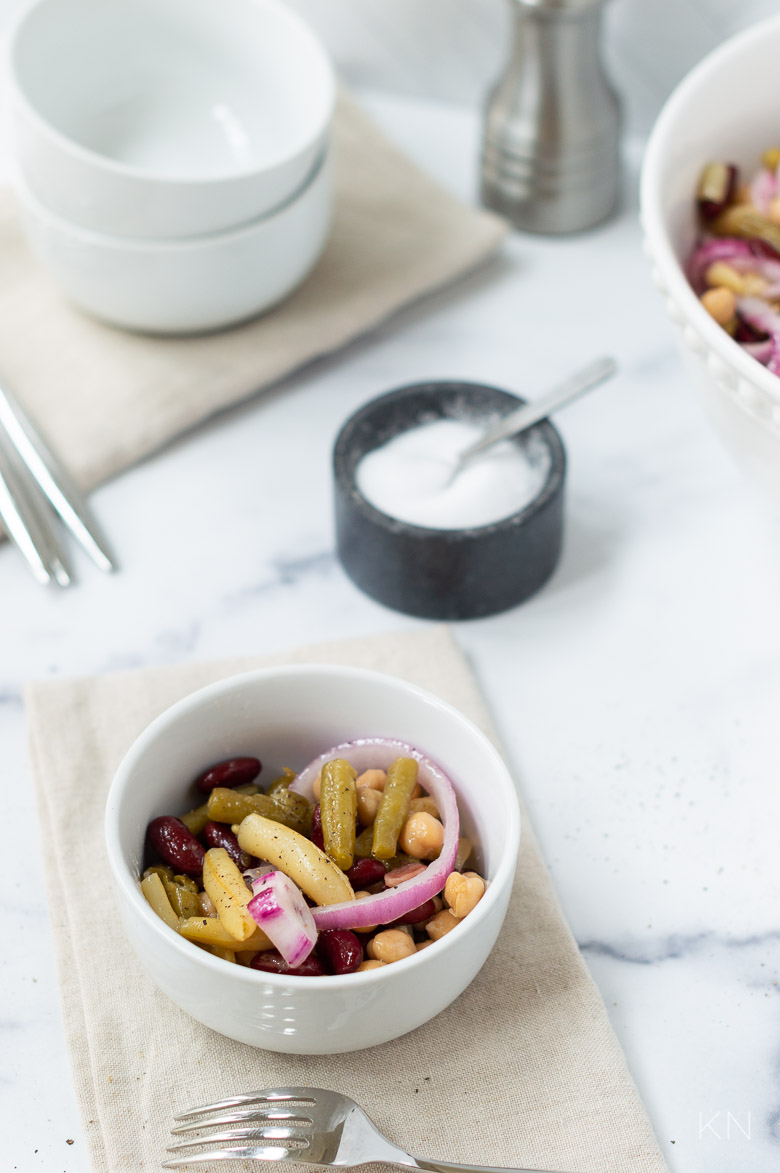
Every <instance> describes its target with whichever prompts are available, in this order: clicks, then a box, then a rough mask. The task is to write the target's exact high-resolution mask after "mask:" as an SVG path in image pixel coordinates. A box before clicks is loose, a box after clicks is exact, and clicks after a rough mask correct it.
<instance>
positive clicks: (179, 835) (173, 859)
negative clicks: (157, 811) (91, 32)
mask: <svg viewBox="0 0 780 1173" xmlns="http://www.w3.org/2000/svg"><path fill="white" fill-rule="evenodd" d="M146 836H147V840H148V842H149V845H150V846H151V848H152V850H153V851H155V852H156V853H157V855H159V857H160V859H161V860H162V861H163V863H167V864H168V865H169V866H170V867H172V868H173V869H174V870H175V871H177V872H183V873H184V874H185V875H186V876H199V875H200V874H201V872H202V871H203V857H204V855H205V854H206V853H205V851H204V850H203V847H202V845H201V844H200V843H198V840H197V839H196V838H195V836H194V835H193V834H191V833H190V832H189V831H188V830H187V828H186V827H185V826H184V823H183V822H182V821H181V819H177V818H175V817H174V816H173V815H160V817H159V818H157V819H152V821H151V823H150V824H149V826H148V827H147V829H146Z"/></svg>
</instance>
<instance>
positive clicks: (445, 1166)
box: [414, 1157, 556, 1173]
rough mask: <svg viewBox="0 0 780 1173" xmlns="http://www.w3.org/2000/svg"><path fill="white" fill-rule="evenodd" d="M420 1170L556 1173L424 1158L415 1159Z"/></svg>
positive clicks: (549, 1170)
mask: <svg viewBox="0 0 780 1173" xmlns="http://www.w3.org/2000/svg"><path fill="white" fill-rule="evenodd" d="M414 1161H415V1163H416V1165H417V1167H418V1169H426V1170H429V1171H430V1173H556V1171H555V1170H552V1169H526V1168H523V1169H508V1168H496V1166H495V1165H455V1164H453V1163H452V1162H451V1161H429V1160H427V1159H425V1158H423V1157H415V1158H414Z"/></svg>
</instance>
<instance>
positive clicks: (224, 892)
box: [203, 847, 257, 942]
mask: <svg viewBox="0 0 780 1173" xmlns="http://www.w3.org/2000/svg"><path fill="white" fill-rule="evenodd" d="M203 887H204V888H205V889H206V895H207V896H208V897H209V898H210V899H211V901H212V903H213V904H214V907H215V908H216V910H217V916H218V917H219V919H220V920H221V921H222V923H223V925H224V926H225V928H226V929H227V931H228V932H229V933H230V934H231V935H232V936H233V937H234V938H235V940H236V941H242V942H243V941H246V939H247V937H251V936H252V933H253V932H254V931H255V929H256V928H257V921H256V920H255V919H254V917H253V916H252V914H251V913H250V912H247V908H246V906H247V904H248V903H249V901H250V900H251V899H252V893H251V892H250V891H249V889H248V888H247V886H246V884H245V883H244V877H243V875H242V873H241V872H240V871H239V869H238V868H237V867H236V865H235V864H234V863H233V860H232V859H231V858H230V856H229V855H228V853H227V852H226V851H225V849H224V847H212V848H211V850H210V851H207V852H206V855H205V858H204V860H203Z"/></svg>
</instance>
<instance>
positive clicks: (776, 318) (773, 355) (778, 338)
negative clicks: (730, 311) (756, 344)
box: [737, 297, 780, 375]
mask: <svg viewBox="0 0 780 1173" xmlns="http://www.w3.org/2000/svg"><path fill="white" fill-rule="evenodd" d="M737 313H738V314H739V316H740V317H741V318H744V320H745V321H746V322H747V323H748V325H750V326H753V327H754V328H755V329H756V330H761V331H762V333H764V334H768V335H769V338H768V342H769V343H770V346H771V350H770V353H769V357H768V359H767V360H766V365H767V368H768V370H770V371H771V372H772V374H774V375H780V314H778V313H776V312H775V310H773V309H772V307H771V306H770V305H767V304H766V302H765V301H762V300H761V298H760V297H740V298H739V299H738V301H737Z"/></svg>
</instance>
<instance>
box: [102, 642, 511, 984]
mask: <svg viewBox="0 0 780 1173" xmlns="http://www.w3.org/2000/svg"><path fill="white" fill-rule="evenodd" d="M312 674H313V675H315V676H319V677H322V678H323V680H327V679H331V678H332V677H333V676H334V675H336V676H340V677H342V678H344V679H347V678H348V679H351V680H358V681H361V680H362V681H365V682H371V681H373V682H377V683H378V682H381V683H383V684H387V683H390V684H391V685H395V686H398V687H400V688H402V689H403V690H404V691H406V692H410V693H411V694H412V695H413V696H416V697H418V698H419V699H420V700H421V701H422V702H423V703H425V704H426V705H433V707H435V708H437V709H439V710H440V711H441V712H444V713H446V714H447V715H448V716H449V717H454V718H456V719H457V720H458V721H459V722H461V723H463V724H465V725H466V727H467V729H468V730H469V733H470V734H471V736H473V737H474V738H475V739H476V740H477V742H478V743H480V745H481V747H482V749H484V750H485V751H487V754H488V756H489V757H492V758H493V763H494V765H495V767H496V777H497V778H498V779H499V780H500V785H501V788H502V791H503V793H504V795H505V796H506V798H508V799H509V801H508V802H507V803H506V804H505V805H506V808H507V809H506V810H505V812H504V814H505V818H504V825H505V827H506V830H507V849H506V850H505V852H504V854H503V855H502V857H501V859H500V860H499V864H498V868H497V869H496V873H495V875H494V876H493V877H492V879H491V881H490V883H489V884H488V885H487V887H486V890H485V894H484V896H483V897H482V899H481V900H480V901H479V903H478V905H477V907H476V908H475V909H474V910H473V911H472V912H471V913H469V921H468V923H469V924H470V925H472V926H475V927H476V926H477V925H478V924H479V923H480V922H481V921H483V920H485V919H486V918H487V917H488V915H489V914H490V912H491V911H492V909H493V907H494V905H496V904H499V903H500V902H501V899H502V895H503V893H504V892H505V891H506V889H507V888H509V889H510V891H511V886H512V882H513V879H514V875H515V869H516V866H517V855H518V851H519V848H520V834H521V819H520V802H519V797H518V793H517V790H516V789H515V785H514V782H513V779H512V776H511V774H510V773H509V768H508V766H507V765H506V763H505V762H504V760H503V758H502V757H501V754H500V753H499V752H498V750H497V749H496V747H495V746H494V745H493V743H492V742H491V741H490V739H489V738H488V737H487V736H486V734H484V733H483V732H482V730H481V729H479V728H478V726H477V725H475V724H474V722H473V721H472V720H471V719H470V718H469V717H467V716H466V715H465V714H464V713H461V712H460V711H459V710H458V709H456V708H455V706H454V705H451V704H449V702H448V701H445V700H442V699H441V697H438V696H436V694H435V693H432V692H429V691H428V690H427V689H424V688H421V687H420V686H419V685H416V684H412V683H411V682H410V681H407V680H404V679H402V678H401V677H398V676H393V675H391V674H390V673H386V672H378V671H376V670H374V669H370V668H354V667H350V666H347V665H341V664H316V663H307V664H285V665H280V666H277V667H272V668H255V669H252V670H250V671H248V672H241V673H238V674H235V675H232V676H228V677H225V678H223V679H222V680H217V681H214V682H212V683H211V684H207V685H204V686H203V687H202V688H198V689H195V690H194V691H193V692H191V693H189V694H188V695H187V696H186V697H183V698H181V700H178V701H176V702H174V704H172V705H170V706H169V707H168V708H167V709H165V710H164V711H163V712H162V713H160V714H159V715H158V716H157V717H155V718H154V720H153V721H151V722H150V723H149V724H148V725H147V726H146V727H145V729H143V730H142V732H141V733H140V734H139V735H138V737H137V738H136V739H135V741H134V742H133V744H132V745H131V746H130V748H129V749H128V751H127V753H126V754H125V756H124V757H123V758H122V761H121V762H120V764H119V766H118V767H117V770H116V772H115V774H114V777H113V779H112V781H111V786H110V788H109V792H108V796H107V799H106V809H105V817H104V822H103V829H104V841H105V848H106V854H107V857H108V865H109V869H110V872H111V876H112V879H113V881H114V896H115V901H116V902H117V903H118V902H119V900H120V898H121V899H122V900H126V901H129V903H130V905H131V906H132V907H133V908H134V909H135V911H136V912H137V913H138V914H139V915H140V917H141V920H142V921H143V922H144V924H145V925H146V926H147V927H148V928H149V930H150V931H151V933H152V938H153V939H156V940H157V941H158V942H159V946H160V948H161V949H172V950H173V951H174V952H175V953H177V954H178V955H179V956H180V957H181V958H182V959H183V960H184V961H185V962H188V963H190V964H192V965H195V966H197V965H204V966H205V967H206V969H207V970H211V971H212V972H214V973H215V974H216V975H217V976H219V975H222V976H223V977H225V978H227V979H228V980H238V981H239V982H240V983H242V984H248V985H259V984H263V983H265V984H267V983H269V982H270V984H271V985H272V986H274V985H277V984H278V985H280V986H282V985H283V986H285V987H286V986H288V985H289V984H290V983H292V987H293V989H295V990H311V991H315V990H316V989H317V988H318V987H319V985H320V984H321V983H324V984H325V985H326V987H327V989H328V990H330V991H334V990H339V989H341V988H342V987H345V988H346V989H347V990H350V989H356V988H357V986H358V985H359V984H362V985H372V984H374V983H376V982H380V981H382V980H387V972H386V971H387V970H389V971H390V972H391V973H392V971H393V970H394V968H395V966H396V965H400V964H403V966H404V969H403V972H404V973H409V972H410V970H411V968H412V967H413V966H420V965H424V964H426V957H427V954H428V952H429V950H428V949H424V950H422V951H421V952H418V953H414V954H412V956H410V957H405V958H402V960H401V961H400V962H394V963H393V965H392V966H387V967H383V968H381V969H373V970H364V971H363V973H357V972H355V973H349V974H327V975H325V976H323V977H318V978H312V977H297V976H295V975H294V974H276V973H267V972H266V971H265V970H254V969H250V968H249V967H248V966H243V965H233V966H230V965H229V964H228V963H227V962H225V961H223V960H222V958H220V957H214V956H213V955H211V954H209V953H206V952H205V950H202V949H198V948H197V947H196V946H194V945H193V943H192V942H191V941H187V940H186V939H185V938H184V937H181V936H179V935H178V934H177V933H173V932H171V930H170V929H169V928H168V926H167V925H166V924H165V923H164V922H163V921H162V920H161V919H160V917H159V916H157V914H156V913H155V912H154V911H153V909H152V908H151V907H150V906H149V904H148V903H147V901H146V899H145V898H144V896H143V894H142V893H141V891H140V887H139V884H138V881H137V880H136V879H135V878H134V877H133V876H132V874H131V872H130V869H129V868H128V867H126V866H125V864H124V860H123V855H122V851H121V848H120V843H119V824H118V813H119V805H120V801H121V795H122V792H123V790H124V787H125V785H126V784H127V779H128V778H129V777H130V775H131V773H132V770H133V769H134V767H135V765H136V763H137V761H138V759H139V758H140V757H141V756H142V755H143V754H144V753H145V752H146V749H147V748H148V746H149V745H150V743H151V742H153V741H154V740H155V738H156V737H157V735H158V733H159V732H160V731H161V730H162V729H164V728H166V727H167V726H168V725H169V724H170V723H171V722H175V721H176V720H177V719H178V718H179V717H181V716H182V715H183V714H184V713H187V712H189V711H190V710H191V709H194V708H197V707H199V706H200V705H202V704H208V703H213V702H214V701H217V700H219V699H220V698H221V697H223V696H224V695H225V694H227V693H230V692H232V691H233V690H234V689H240V688H241V687H242V685H244V684H246V683H249V682H251V681H254V680H272V679H275V678H278V677H279V676H280V675H281V676H290V677H293V678H295V677H296V676H307V675H312ZM471 917H474V918H475V919H474V920H471ZM452 936H453V934H452V933H447V934H445V936H444V937H442V938H440V940H439V941H435V942H434V945H437V946H439V947H440V948H439V949H438V953H437V956H438V957H442V955H443V954H444V953H446V952H449V951H451V950H452V949H453V948H457V946H458V939H459V940H461V941H462V940H463V934H458V935H457V937H456V940H454V941H453V940H452ZM428 960H430V959H428ZM396 972H398V971H396Z"/></svg>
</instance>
